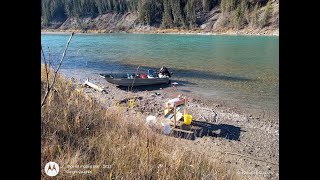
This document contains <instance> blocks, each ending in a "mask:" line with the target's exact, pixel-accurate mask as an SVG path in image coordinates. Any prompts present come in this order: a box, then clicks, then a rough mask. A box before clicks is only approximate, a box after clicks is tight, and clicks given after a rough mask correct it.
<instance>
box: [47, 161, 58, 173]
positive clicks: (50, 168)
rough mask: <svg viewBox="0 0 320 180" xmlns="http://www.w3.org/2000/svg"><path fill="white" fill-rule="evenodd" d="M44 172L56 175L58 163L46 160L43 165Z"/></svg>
mask: <svg viewBox="0 0 320 180" xmlns="http://www.w3.org/2000/svg"><path fill="white" fill-rule="evenodd" d="M44 172H45V173H46V174H47V175H48V176H56V175H57V174H58V173H59V165H58V164H57V163H55V162H52V161H51V162H48V163H47V164H46V166H45V167H44Z"/></svg>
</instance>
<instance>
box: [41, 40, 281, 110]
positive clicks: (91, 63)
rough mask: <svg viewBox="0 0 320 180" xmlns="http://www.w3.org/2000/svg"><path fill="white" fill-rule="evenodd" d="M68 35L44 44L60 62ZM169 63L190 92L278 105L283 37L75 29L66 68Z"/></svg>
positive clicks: (85, 72) (86, 71)
mask: <svg viewBox="0 0 320 180" xmlns="http://www.w3.org/2000/svg"><path fill="white" fill-rule="evenodd" d="M68 38H69V35H67V34H65V35H63V34H59V35H53V34H50V35H49V34H43V35H42V40H41V41H42V45H43V48H44V50H45V52H46V54H48V52H49V50H50V52H51V55H52V63H53V64H55V63H57V62H58V60H59V58H60V57H61V53H62V52H63V49H64V47H65V44H66V42H67V40H68ZM48 47H49V48H48ZM161 66H166V67H168V68H169V70H170V71H173V72H174V76H173V78H174V80H175V81H180V82H181V83H180V84H181V85H184V89H185V88H186V89H185V90H186V91H193V92H196V93H199V94H203V95H205V96H207V97H211V98H216V99H220V100H226V101H230V102H237V103H239V104H241V105H242V106H247V107H256V108H261V109H269V110H275V111H277V110H278V103H279V72H278V71H279V38H278V37H258V36H199V35H164V34H96V35H90V34H76V35H75V36H74V37H73V40H72V42H71V43H70V46H69V49H68V52H67V55H66V59H65V62H64V64H63V66H62V70H63V71H64V72H65V73H69V74H71V73H73V74H77V72H80V71H81V73H78V74H80V76H81V75H82V76H89V75H91V76H92V75H95V74H99V73H101V72H110V71H112V72H124V71H125V72H127V71H129V72H135V71H136V69H137V67H139V70H141V71H145V70H147V69H149V68H153V69H155V70H157V69H158V68H160V67H161Z"/></svg>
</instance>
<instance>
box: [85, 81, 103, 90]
mask: <svg viewBox="0 0 320 180" xmlns="http://www.w3.org/2000/svg"><path fill="white" fill-rule="evenodd" d="M83 85H84V86H89V87H91V88H93V89H95V90H97V91H99V92H104V93H106V90H105V89H103V88H101V87H99V86H97V85H95V84H93V83H92V82H89V79H87V80H86V81H85V82H84V83H83Z"/></svg>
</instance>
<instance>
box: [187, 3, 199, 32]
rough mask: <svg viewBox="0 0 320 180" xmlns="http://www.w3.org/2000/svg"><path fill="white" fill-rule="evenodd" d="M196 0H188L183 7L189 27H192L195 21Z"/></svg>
mask: <svg viewBox="0 0 320 180" xmlns="http://www.w3.org/2000/svg"><path fill="white" fill-rule="evenodd" d="M195 3H196V0H189V1H188V2H187V4H186V7H185V12H186V21H187V23H188V26H189V28H190V29H192V28H193V27H194V25H195V23H196V11H195V6H196V4H195Z"/></svg>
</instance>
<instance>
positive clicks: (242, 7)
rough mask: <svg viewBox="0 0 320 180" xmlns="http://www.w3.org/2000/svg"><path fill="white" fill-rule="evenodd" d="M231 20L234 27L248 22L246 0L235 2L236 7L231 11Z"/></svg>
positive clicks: (239, 26)
mask: <svg viewBox="0 0 320 180" xmlns="http://www.w3.org/2000/svg"><path fill="white" fill-rule="evenodd" d="M231 22H232V24H233V27H235V28H236V29H241V28H243V26H244V25H245V24H247V23H248V22H249V10H248V4H247V0H241V3H240V4H237V6H236V9H235V10H233V11H232V12H231Z"/></svg>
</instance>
